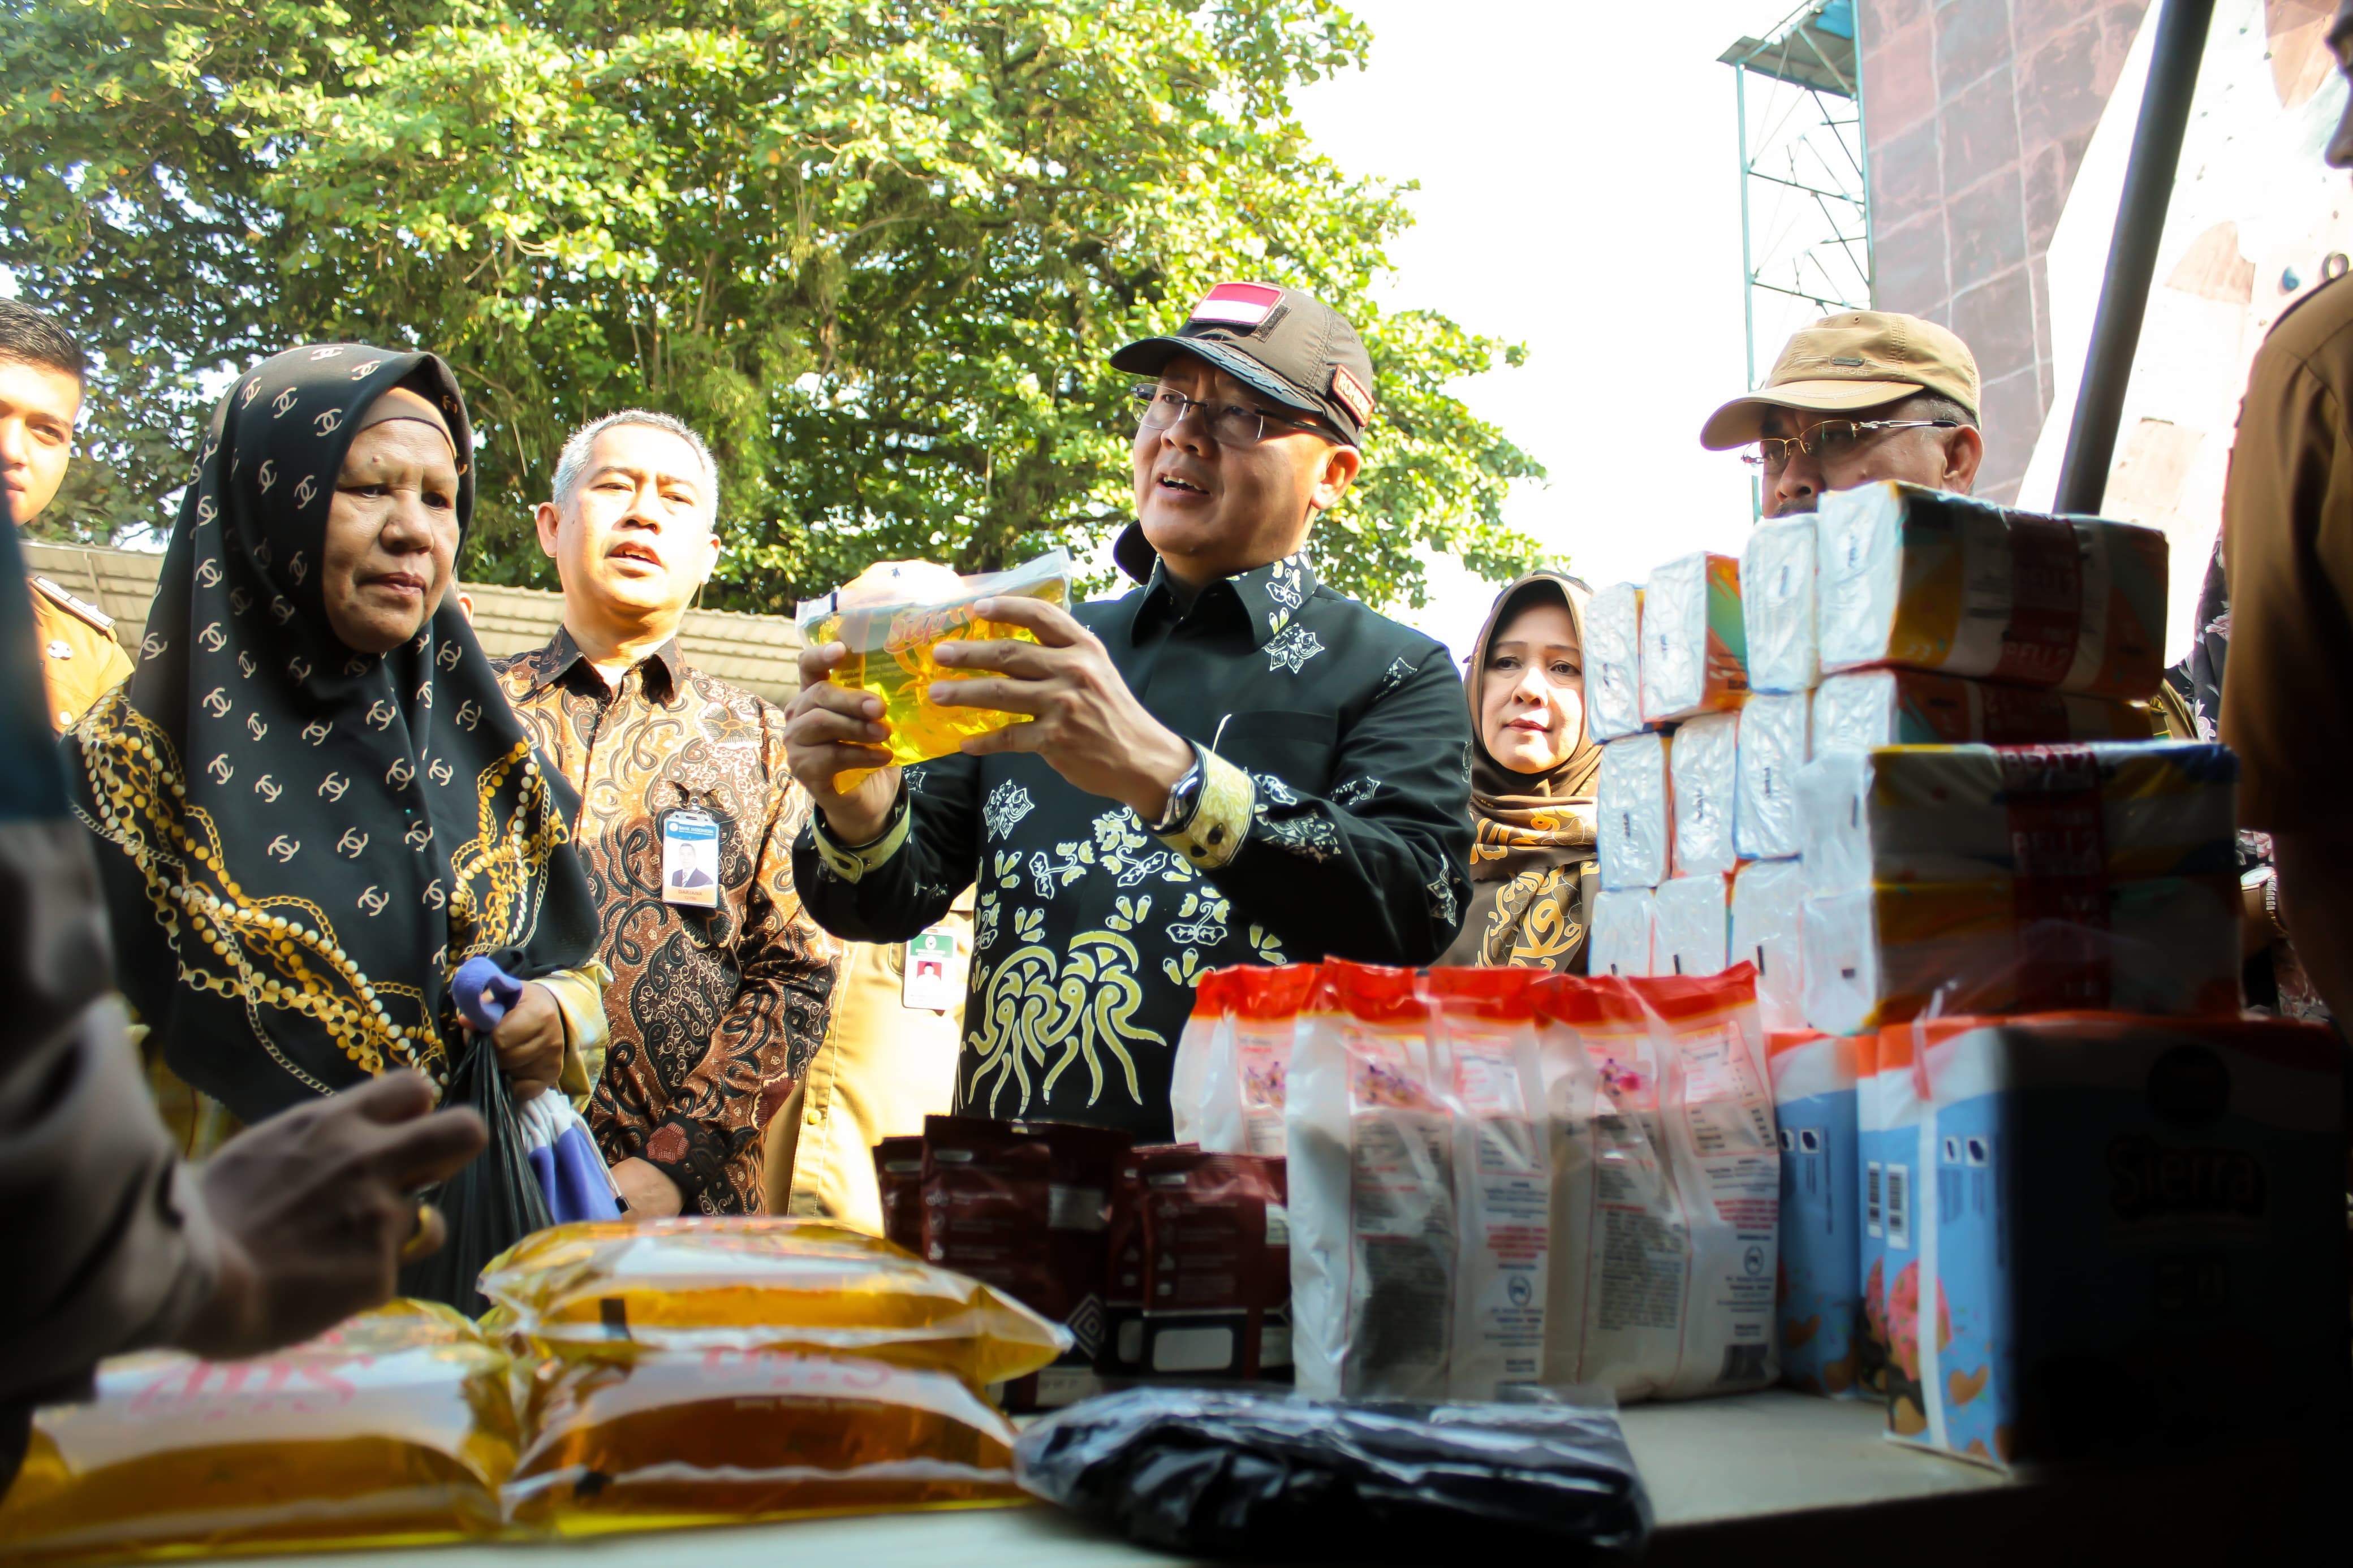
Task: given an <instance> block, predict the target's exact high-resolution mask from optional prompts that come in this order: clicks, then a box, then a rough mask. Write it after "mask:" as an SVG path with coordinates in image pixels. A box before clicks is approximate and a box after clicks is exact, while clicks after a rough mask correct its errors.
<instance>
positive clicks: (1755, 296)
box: [1717, 0, 1872, 388]
mask: <svg viewBox="0 0 2353 1568" xmlns="http://www.w3.org/2000/svg"><path fill="white" fill-rule="evenodd" d="M1717 58H1719V59H1721V60H1723V61H1724V62H1725V64H1726V65H1729V66H1731V67H1732V68H1733V81H1734V84H1735V86H1734V91H1735V94H1736V99H1737V102H1738V106H1739V110H1740V253H1741V254H1740V262H1741V269H1742V279H1741V292H1742V296H1743V302H1744V304H1745V306H1746V317H1747V323H1748V384H1749V386H1750V387H1751V388H1754V387H1755V386H1756V385H1757V374H1758V369H1759V364H1758V361H1759V355H1758V353H1757V349H1758V345H1759V344H1760V343H1761V344H1763V345H1764V347H1765V356H1764V360H1765V364H1766V366H1767V368H1769V366H1770V363H1771V356H1772V355H1773V353H1775V352H1776V351H1778V348H1779V346H1780V344H1781V343H1782V342H1783V341H1784V340H1786V339H1787V338H1788V335H1789V333H1790V332H1792V331H1795V330H1796V329H1797V328H1799V326H1802V325H1803V324H1805V323H1806V322H1807V321H1812V320H1814V319H1815V318H1817V317H1820V316H1826V315H1830V314H1831V313H1832V312H1835V311H1838V310H1865V309H1868V308H1869V307H1870V304H1871V277H1872V273H1871V182H1870V178H1869V175H1868V173H1867V169H1868V165H1867V163H1866V162H1865V160H1864V157H1863V142H1862V75H1861V71H1860V68H1859V64H1858V61H1857V57H1856V51H1855V45H1854V0H1810V3H1809V4H1807V5H1801V6H1799V8H1798V9H1797V10H1796V11H1794V12H1791V13H1790V14H1789V15H1788V16H1785V17H1783V18H1782V19H1781V21H1780V22H1779V23H1778V25H1777V26H1774V27H1773V28H1772V29H1770V31H1769V32H1768V33H1767V36H1766V37H1764V38H1762V39H1758V38H1742V39H1741V40H1740V41H1739V42H1738V43H1736V44H1735V45H1733V46H1732V47H1730V48H1728V49H1726V50H1725V51H1724V53H1723V54H1722V55H1720V56H1718V57H1717ZM1751 77H1754V78H1756V79H1757V81H1758V83H1759V89H1758V90H1757V91H1754V92H1752V91H1751V90H1750V88H1749V79H1750V78H1751Z"/></svg>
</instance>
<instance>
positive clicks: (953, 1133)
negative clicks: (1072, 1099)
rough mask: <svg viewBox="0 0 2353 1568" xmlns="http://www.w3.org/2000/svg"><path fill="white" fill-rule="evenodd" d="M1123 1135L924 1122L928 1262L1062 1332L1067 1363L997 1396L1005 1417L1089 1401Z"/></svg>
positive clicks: (1041, 1125) (1028, 1125)
mask: <svg viewBox="0 0 2353 1568" xmlns="http://www.w3.org/2000/svg"><path fill="white" fill-rule="evenodd" d="M1128 1143H1129V1139H1128V1136H1127V1134H1126V1133H1124V1132H1119V1131H1113V1130H1111V1129H1107V1128H1102V1127H1080V1126H1074V1125H1071V1124H1070V1123H1067V1122H1059V1121H988V1120H987V1119H985V1118H981V1117H976V1116H933V1117H927V1118H926V1119H925V1120H924V1122H923V1258H924V1259H925V1260H926V1261H928V1262H931V1263H934V1264H936V1265H938V1266H940V1267H941V1268H953V1269H955V1270H956V1271H957V1272H959V1273H963V1274H969V1275H971V1276H972V1277H973V1278H974V1279H978V1280H981V1281H982V1282H984V1283H985V1284H987V1285H990V1286H993V1287H995V1288H996V1289H999V1290H1002V1291H1004V1292H1005V1293H1006V1294H1007V1295H1008V1296H1011V1297H1012V1298H1014V1299H1015V1300H1018V1301H1020V1302H1021V1303H1022V1304H1023V1305H1025V1306H1028V1307H1029V1308H1031V1309H1032V1310H1035V1311H1037V1312H1039V1313H1040V1314H1042V1315H1043V1316H1044V1317H1046V1318H1048V1319H1050V1320H1051V1321H1054V1322H1057V1323H1060V1324H1062V1325H1063V1326H1064V1327H1066V1328H1067V1329H1069V1331H1070V1332H1071V1338H1072V1340H1073V1343H1072V1345H1071V1349H1070V1350H1069V1352H1067V1353H1066V1354H1064V1355H1063V1356H1062V1357H1061V1358H1060V1360H1058V1361H1057V1362H1055V1363H1054V1364H1052V1365H1051V1366H1048V1367H1046V1368H1044V1369H1042V1370H1041V1371H1039V1373H1038V1374H1037V1375H1036V1376H1035V1377H1017V1378H1013V1379H1010V1380H1008V1382H1007V1385H1006V1387H1005V1389H1004V1390H1003V1398H1004V1404H1005V1407H1006V1408H1007V1409H1008V1410H1014V1411H1024V1410H1039V1409H1054V1408H1058V1407H1060V1406H1061V1405H1068V1404H1071V1403H1072V1402H1073V1401H1075V1400H1079V1399H1083V1398H1085V1397H1087V1396H1088V1395H1089V1394H1092V1393H1094V1392H1095V1389H1096V1387H1097V1384H1096V1381H1095V1372H1094V1363H1095V1357H1096V1353H1097V1352H1098V1351H1100V1349H1101V1348H1102V1344H1103V1328H1104V1323H1103V1280H1104V1274H1105V1269H1106V1267H1107V1264H1108V1258H1107V1253H1106V1247H1105V1237H1104V1224H1105V1218H1106V1215H1105V1209H1106V1207H1107V1204H1108V1200H1109V1197H1110V1193H1111V1187H1112V1184H1113V1180H1114V1179H1115V1177H1116V1175H1117V1173H1118V1163H1119V1158H1120V1156H1121V1155H1122V1154H1123V1153H1124V1152H1126V1150H1127V1147H1128Z"/></svg>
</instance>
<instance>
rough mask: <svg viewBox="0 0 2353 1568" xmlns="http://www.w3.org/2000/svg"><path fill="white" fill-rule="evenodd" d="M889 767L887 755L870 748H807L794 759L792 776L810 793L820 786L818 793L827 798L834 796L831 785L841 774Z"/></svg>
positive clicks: (834, 792) (888, 754)
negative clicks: (806, 787)
mask: <svg viewBox="0 0 2353 1568" xmlns="http://www.w3.org/2000/svg"><path fill="white" fill-rule="evenodd" d="M890 765H891V753H890V752H885V751H881V750H878V749H877V748H875V747H872V746H810V747H807V748H805V749H803V750H801V751H799V752H797V753H796V755H795V756H794V758H793V776H794V777H795V778H797V779H799V780H800V781H801V783H802V784H806V785H807V786H809V787H810V788H811V789H812V790H816V789H817V788H818V785H820V784H822V785H823V786H824V787H823V789H822V791H821V792H820V793H821V794H822V795H824V796H826V797H828V798H830V797H833V796H835V795H837V794H838V792H837V791H836V790H835V789H834V786H833V781H834V780H835V779H837V778H839V777H840V776H841V775H842V774H843V773H860V772H863V771H865V770H868V769H871V768H887V767H889V766H890Z"/></svg>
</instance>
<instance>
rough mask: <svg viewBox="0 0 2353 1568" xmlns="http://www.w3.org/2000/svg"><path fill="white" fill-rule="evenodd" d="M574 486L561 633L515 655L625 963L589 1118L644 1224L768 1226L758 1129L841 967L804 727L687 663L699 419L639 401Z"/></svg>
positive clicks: (779, 1100)
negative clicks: (812, 840)
mask: <svg viewBox="0 0 2353 1568" xmlns="http://www.w3.org/2000/svg"><path fill="white" fill-rule="evenodd" d="M554 489H555V499H554V500H552V501H549V502H547V503H544V504H543V505H542V506H541V507H540V508H539V514H538V516H539V542H540V547H541V548H542V549H543V550H545V551H546V552H547V553H548V554H549V555H550V556H551V557H553V558H554V562H555V564H556V571H557V574H559V575H560V576H561V577H562V578H563V581H564V626H563V629H562V630H560V631H558V632H557V633H556V634H555V637H554V641H552V642H550V643H549V644H548V645H547V646H546V647H542V648H537V649H534V650H533V651H532V652H530V653H524V654H517V655H515V656H513V657H512V658H505V659H501V660H499V661H497V662H498V665H499V668H500V670H501V680H502V681H503V682H504V684H505V687H506V689H507V694H508V696H509V697H510V698H512V700H513V701H514V705H515V708H516V710H517V711H519V712H520V713H521V714H522V717H523V721H524V723H525V725H526V727H527V728H528V729H529V730H530V731H531V732H532V736H533V741H534V742H536V743H537V745H538V746H539V748H540V750H541V751H542V752H543V753H544V754H545V757H546V760H547V761H548V763H550V764H552V765H553V766H554V767H555V769H556V770H557V771H559V772H560V773H563V774H564V776H565V778H567V779H569V780H570V781H571V782H572V785H573V787H574V788H575V789H577V790H578V791H579V792H580V796H581V801H582V805H581V810H580V821H579V824H578V826H577V830H576V834H575V837H576V839H577V842H578V844H579V847H580V855H581V858H582V860H583V861H584V862H585V863H586V866H587V868H588V882H589V886H590V888H591V889H593V890H594V892H595V893H596V901H597V909H598V915H599V921H600V940H599V942H598V947H597V955H598V956H599V957H600V958H602V959H603V960H604V961H605V963H606V964H607V966H609V967H610V968H611V970H612V972H613V983H612V984H610V985H609V986H607V988H606V991H605V1011H606V1014H607V1017H608V1018H609V1020H610V1022H611V1025H612V1044H611V1047H610V1048H609V1053H608V1055H607V1058H606V1059H605V1062H604V1065H603V1070H602V1072H601V1073H599V1074H597V1075H596V1097H595V1099H594V1100H593V1102H592V1103H591V1104H590V1106H589V1110H588V1121H589V1125H590V1126H591V1127H592V1128H593V1129H594V1130H595V1131H596V1137H597V1140H598V1142H600V1143H601V1144H602V1145H603V1148H604V1152H605V1158H606V1159H607V1161H608V1162H609V1163H611V1165H612V1169H613V1178H614V1182H615V1184H617V1186H618V1187H619V1188H620V1191H621V1195H622V1197H623V1199H624V1200H625V1201H626V1202H627V1203H628V1205H629V1209H630V1211H631V1212H632V1213H633V1214H638V1215H673V1214H678V1213H681V1212H685V1213H690V1214H694V1213H700V1214H746V1213H756V1212H758V1210H759V1209H760V1207H761V1206H762V1205H761V1169H760V1162H761V1136H760V1134H761V1131H762V1129H764V1128H765V1126H766V1125H767V1123H768V1121H769V1119H770V1118H771V1117H773V1116H774V1115H775V1114H776V1110H777V1108H778V1107H779V1106H781V1105H782V1104H783V1103H784V1102H785V1100H786V1097H787V1096H788V1095H789V1094H790V1093H791V1092H792V1089H793V1079H794V1076H795V1074H797V1072H798V1071H799V1069H800V1067H801V1064H803V1063H804V1062H806V1061H807V1059H808V1056H809V1053H810V1052H811V1051H813V1050H814V1049H815V1048H816V1047H817V1044H818V1039H819V1038H820V1037H822V1036H823V1034H824V1032H825V1016H826V1005H827V1000H828V997H829V995H830V994H831V993H832V989H833V957H832V944H831V943H830V942H828V940H827V938H826V936H825V934H824V933H823V932H822V931H818V929H817V928H816V927H815V926H814V925H812V924H811V923H810V922H809V920H808V918H807V916H806V915H805V914H803V913H802V911H801V907H800V900H799V898H798V897H797V894H796V893H795V891H794V887H793V872H792V866H791V863H790V847H791V844H792V839H793V835H794V834H795V833H796V832H797V830H798V829H799V827H800V825H801V820H802V818H803V817H804V816H807V809H808V803H807V799H806V797H805V796H804V795H802V793H801V791H800V790H799V789H798V788H797V787H796V786H795V784H793V782H792V779H791V776H790V775H789V774H788V773H786V768H785V742H784V715H783V713H782V712H781V711H779V710H777V709H776V706H775V705H774V704H772V703H769V702H766V701H764V700H761V699H760V698H758V697H755V696H754V695H753V694H752V693H750V692H748V691H745V690H744V689H741V688H740V687H735V686H731V685H729V684H728V683H727V682H725V681H723V680H720V679H714V678H713V677H712V676H709V675H706V674H704V673H703V672H702V671H701V670H699V669H696V668H693V667H692V666H691V665H689V664H688V663H687V662H686V659H685V658H684V657H683V656H682V655H681V653H680V652H679V647H678V625H679V621H680V620H681V618H682V617H683V616H684V615H685V613H686V607H687V605H689V604H691V603H692V602H693V598H694V594H695V590H696V589H698V588H700V587H701V586H702V583H703V581H704V579H705V578H707V577H708V576H709V575H710V574H711V569H712V565H713V564H715V563H717V561H718V558H719V542H718V538H717V535H716V534H715V533H714V531H713V529H712V514H713V511H714V510H715V509H716V506H717V503H718V496H719V473H718V468H717V467H716V466H715V465H714V464H713V463H712V458H711V452H710V449H709V448H708V447H705V446H704V445H703V443H702V439H701V437H697V436H696V435H695V434H694V432H693V431H691V430H690V429H689V428H687V426H684V425H682V424H681V423H680V422H679V421H677V420H675V419H672V418H670V416H667V415H659V414H648V413H645V412H643V411H639V410H630V411H628V412H626V413H621V414H615V415H609V416H606V417H605V418H602V419H599V420H596V421H595V422H594V423H592V424H590V425H587V426H584V427H583V428H582V429H580V430H579V431H577V432H575V434H574V436H573V437H572V438H571V439H570V440H569V441H567V442H565V447H564V452H563V456H562V457H561V458H559V459H558V461H557V463H556V468H555V487H554ZM592 1070H593V1069H592Z"/></svg>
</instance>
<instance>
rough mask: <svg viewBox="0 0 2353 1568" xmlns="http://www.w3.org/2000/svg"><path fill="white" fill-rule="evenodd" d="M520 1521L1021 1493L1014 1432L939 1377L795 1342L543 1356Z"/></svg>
mask: <svg viewBox="0 0 2353 1568" xmlns="http://www.w3.org/2000/svg"><path fill="white" fill-rule="evenodd" d="M527 1425H528V1427H529V1429H530V1432H531V1434H532V1436H531V1438H530V1440H529V1441H528V1442H527V1443H526V1444H525V1446H524V1448H523V1451H522V1457H521V1458H520V1460H519V1461H518V1462H517V1464H516V1466H515V1471H514V1476H513V1479H512V1480H510V1481H509V1482H508V1484H507V1489H506V1497H507V1504H508V1507H509V1510H511V1514H512V1518H513V1520H514V1521H515V1522H516V1523H517V1525H519V1526H522V1527H524V1528H527V1529H530V1530H532V1531H534V1532H539V1533H554V1534H559V1535H595V1534H599V1533H602V1532H605V1531H617V1530H652V1529H659V1528H664V1527H668V1526H673V1525H689V1524H721V1523H744V1522H747V1521H754V1520H763V1519H789V1518H794V1517H797V1516H806V1515H811V1514H828V1513H866V1512H881V1511H889V1510H913V1509H946V1508H986V1507H1001V1506H1004V1505H1007V1504H1010V1503H1018V1502H1020V1501H1023V1500H1024V1497H1023V1494H1022V1492H1021V1490H1020V1489H1019V1488H1018V1486H1016V1485H1015V1483H1014V1479H1013V1437H1014V1433H1013V1427H1012V1426H1011V1424H1010V1423H1009V1422H1008V1421H1007V1420H1006V1418H1005V1417H1004V1415H1001V1414H999V1413H998V1412H997V1409H996V1408H995V1407H994V1406H992V1405H989V1404H988V1403H987V1401H986V1400H984V1399H983V1398H981V1397H980V1395H979V1394H976V1393H975V1392H974V1391H973V1390H972V1389H971V1388H970V1387H968V1386H967V1385H966V1384H965V1382H964V1380H963V1379H962V1378H960V1377H958V1376H956V1375H955V1374H954V1373H947V1372H941V1371H934V1370H931V1369H926V1368H919V1367H909V1366H901V1365H893V1364H891V1363H885V1362H880V1361H873V1360H869V1359H866V1358H862V1357H857V1356H836V1355H810V1354H805V1353H803V1352H797V1351H776V1350H757V1349H754V1350H731V1349H724V1348H712V1349H707V1350H702V1351H661V1350H646V1351H642V1352H639V1353H638V1354H636V1355H634V1356H632V1357H630V1358H629V1359H628V1360H627V1361H621V1362H607V1363H596V1362H566V1361H549V1362H543V1363H540V1365H539V1367H538V1368H537V1371H536V1373H535V1375H534V1379H533V1391H532V1394H531V1396H530V1398H529V1401H528V1406H527Z"/></svg>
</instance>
